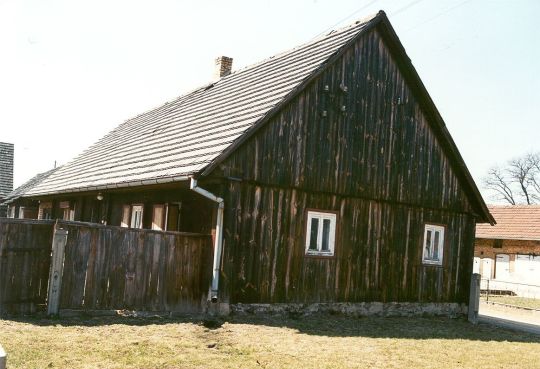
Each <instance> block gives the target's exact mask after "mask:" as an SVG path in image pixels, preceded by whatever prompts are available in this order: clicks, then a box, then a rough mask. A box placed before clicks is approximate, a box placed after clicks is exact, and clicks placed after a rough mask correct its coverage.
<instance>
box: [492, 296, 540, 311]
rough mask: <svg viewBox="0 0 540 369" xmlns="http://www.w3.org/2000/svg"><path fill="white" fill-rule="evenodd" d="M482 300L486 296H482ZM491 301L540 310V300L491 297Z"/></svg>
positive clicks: (516, 297)
mask: <svg viewBox="0 0 540 369" xmlns="http://www.w3.org/2000/svg"><path fill="white" fill-rule="evenodd" d="M482 298H483V299H485V297H484V296H482ZM489 301H490V302H496V303H499V304H505V305H512V306H518V307H524V308H529V309H536V310H540V299H531V298H528V297H518V296H506V295H490V296H489Z"/></svg>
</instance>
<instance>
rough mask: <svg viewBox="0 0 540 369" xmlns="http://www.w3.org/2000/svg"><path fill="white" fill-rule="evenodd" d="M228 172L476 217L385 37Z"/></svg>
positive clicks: (300, 100)
mask: <svg viewBox="0 0 540 369" xmlns="http://www.w3.org/2000/svg"><path fill="white" fill-rule="evenodd" d="M340 85H344V86H347V89H348V91H347V92H346V93H345V92H343V91H342V90H341V89H340ZM325 86H328V87H329V92H325V91H324V90H325ZM342 106H345V109H346V110H345V112H342V111H341V107H342ZM323 111H326V112H327V116H326V117H323ZM221 169H222V170H223V173H225V174H226V175H230V176H233V177H239V178H242V179H244V180H248V181H253V182H256V183H260V184H271V185H276V186H286V187H291V186H292V187H296V188H299V189H305V190H311V191H317V192H326V193H338V194H343V195H349V196H356V197H362V198H367V199H377V200H383V201H391V202H396V203H403V204H414V205H417V206H422V207H427V208H435V209H440V208H444V209H452V210H456V211H464V212H470V211H471V208H470V205H469V201H468V199H467V196H466V194H465V193H464V191H463V190H462V188H461V187H460V185H459V182H458V179H457V177H456V175H455V174H454V170H453V168H452V166H451V164H450V162H449V160H448V158H447V157H446V156H445V154H444V153H443V149H442V147H441V145H440V144H439V142H438V141H437V138H436V135H435V133H434V131H433V130H432V129H431V128H430V126H429V124H428V121H427V118H426V116H425V114H424V113H423V111H422V108H421V106H420V105H419V103H418V101H417V99H416V98H415V96H414V92H413V91H412V90H411V89H410V88H409V87H408V85H407V82H406V80H405V79H404V77H403V76H402V74H401V73H400V70H399V68H398V65H397V63H396V62H395V61H394V59H393V58H392V54H391V52H390V50H389V49H388V48H387V47H386V46H385V43H384V41H383V38H382V37H381V36H380V35H379V33H378V32H377V31H376V30H373V31H371V32H370V33H369V34H367V35H365V36H364V37H362V38H361V39H359V40H358V41H357V43H356V44H355V45H353V47H351V48H350V49H349V50H348V51H347V52H346V53H345V54H344V55H343V56H342V57H341V58H340V59H338V61H337V62H336V63H335V64H333V65H332V66H331V67H330V68H329V69H328V70H326V71H325V72H324V73H323V74H322V75H321V76H320V77H319V78H318V79H317V80H315V81H314V82H313V83H312V84H311V85H309V86H308V87H307V89H306V91H304V92H303V93H301V94H300V95H299V96H298V97H297V98H295V99H294V100H293V101H292V102H291V103H290V104H288V105H287V106H286V107H285V108H284V109H283V110H282V111H281V112H280V113H279V114H278V115H277V116H276V117H275V118H273V119H272V120H271V121H270V122H269V123H268V124H266V125H265V127H263V128H262V129H261V130H260V131H259V132H258V133H257V134H256V135H255V136H254V137H253V138H251V139H250V140H248V141H247V142H246V143H245V144H243V145H242V146H241V147H240V148H239V149H238V150H237V151H236V152H235V153H234V154H233V155H232V156H231V157H230V158H229V159H227V160H226V161H225V162H224V163H223V165H222V166H221Z"/></svg>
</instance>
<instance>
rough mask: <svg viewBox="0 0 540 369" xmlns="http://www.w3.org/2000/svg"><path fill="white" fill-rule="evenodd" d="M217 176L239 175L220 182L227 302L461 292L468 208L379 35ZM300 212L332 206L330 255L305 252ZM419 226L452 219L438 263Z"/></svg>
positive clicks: (361, 44) (459, 297) (465, 286)
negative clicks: (425, 255) (431, 260)
mask: <svg viewBox="0 0 540 369" xmlns="http://www.w3.org/2000/svg"><path fill="white" fill-rule="evenodd" d="M340 85H341V86H342V87H343V86H346V87H347V91H346V92H345V91H344V90H345V89H344V88H340ZM326 86H328V91H325V90H326V88H325V87H326ZM342 107H344V108H342ZM343 110H344V111H343ZM216 174H222V175H224V176H228V177H235V178H236V179H237V181H234V180H230V181H229V182H228V188H227V190H225V191H223V194H224V196H225V199H226V205H225V208H226V214H225V246H224V260H223V274H224V275H223V283H222V286H223V298H224V299H229V301H231V302H324V301H327V302H328V301H351V302H359V301H383V302H390V301H441V302H466V301H467V299H468V290H469V278H470V273H471V268H472V253H473V242H474V226H475V218H474V215H473V211H472V208H471V205H470V203H469V199H468V198H467V195H466V193H465V190H464V189H463V188H462V187H461V186H460V182H459V180H458V177H457V176H456V174H455V168H452V165H451V161H450V160H449V158H448V157H447V156H446V155H445V152H444V150H443V146H442V145H441V144H440V141H439V139H438V135H437V134H436V132H435V131H434V130H433V129H432V127H431V126H430V124H429V122H428V117H427V116H426V114H425V113H424V111H423V108H422V106H421V105H420V103H419V101H418V100H417V99H416V97H415V92H414V91H413V90H412V89H411V88H410V87H409V85H408V82H407V80H406V78H405V77H404V76H403V75H402V73H401V72H400V69H399V67H398V63H397V62H396V61H395V60H394V58H393V55H392V53H391V52H390V50H389V48H388V47H387V46H386V45H385V42H384V40H383V37H381V35H380V34H379V33H378V31H376V30H373V31H371V32H370V33H368V34H366V35H365V36H364V37H362V38H361V39H359V40H358V41H357V42H356V44H355V45H353V46H352V47H351V48H350V49H349V50H348V51H346V52H345V53H344V55H343V56H342V57H341V58H340V59H338V60H337V62H335V63H334V64H333V65H331V66H330V67H329V68H328V69H327V70H326V71H325V72H323V73H322V74H321V75H320V76H319V77H318V78H317V79H316V80H314V81H313V82H312V83H311V84H310V85H308V86H307V88H306V90H305V91H304V92H302V93H301V94H300V95H298V96H297V97H296V98H295V99H293V100H292V102H291V103H289V104H288V105H287V106H285V107H284V108H283V109H282V110H281V111H280V112H279V113H278V114H277V115H276V117H275V118H273V119H272V120H271V121H269V122H268V124H266V125H265V126H264V127H262V128H261V129H260V130H259V131H258V132H257V133H256V134H255V135H254V136H253V137H252V138H250V139H249V140H247V141H246V142H244V143H243V144H242V145H241V146H240V147H239V148H238V150H237V151H235V152H234V153H233V154H232V155H231V156H230V157H229V158H228V159H227V160H225V161H224V162H223V163H222V165H221V166H220V167H219V170H218V172H216ZM307 208H315V209H320V210H334V211H339V219H338V230H337V236H336V237H337V241H336V251H335V257H333V258H312V257H306V256H305V251H304V247H305V246H304V245H305V241H304V232H305V228H306V225H305V214H306V209H307ZM425 222H429V223H441V224H444V225H446V227H447V230H446V236H445V238H446V240H445V242H446V244H445V253H444V265H443V267H435V266H423V265H422V262H421V258H422V255H421V252H422V241H423V232H424V223H425Z"/></svg>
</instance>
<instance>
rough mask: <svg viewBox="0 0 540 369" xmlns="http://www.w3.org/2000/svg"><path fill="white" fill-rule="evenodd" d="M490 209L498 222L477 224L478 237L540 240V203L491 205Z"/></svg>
mask: <svg viewBox="0 0 540 369" xmlns="http://www.w3.org/2000/svg"><path fill="white" fill-rule="evenodd" d="M489 211H490V212H491V214H492V215H493V217H494V218H495V220H496V221H497V224H496V225H495V226H493V227H492V226H490V225H489V224H477V225H476V238H494V239H502V240H539V241H540V205H508V206H501V205H499V206H497V205H491V206H489Z"/></svg>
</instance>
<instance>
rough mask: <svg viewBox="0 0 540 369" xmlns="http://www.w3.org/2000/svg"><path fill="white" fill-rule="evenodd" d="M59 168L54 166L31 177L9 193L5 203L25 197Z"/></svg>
mask: <svg viewBox="0 0 540 369" xmlns="http://www.w3.org/2000/svg"><path fill="white" fill-rule="evenodd" d="M58 169H59V167H58V168H54V169H51V170H48V171H46V172H43V173H39V174H37V175H35V176H34V177H32V178H30V179H29V180H28V181H26V182H24V183H23V184H22V185H20V186H19V187H17V188H16V189H14V190H13V191H11V192H10V193H8V194H7V196H6V197H5V199H4V204H10V203H12V202H13V201H15V200H17V199H18V198H20V197H23V196H24V195H26V194H27V193H28V192H29V191H30V190H31V189H33V188H34V187H36V186H37V185H38V184H40V183H41V182H43V181H44V180H45V179H46V178H47V177H49V176H50V175H51V174H53V173H54V172H55V171H57V170H58Z"/></svg>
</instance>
